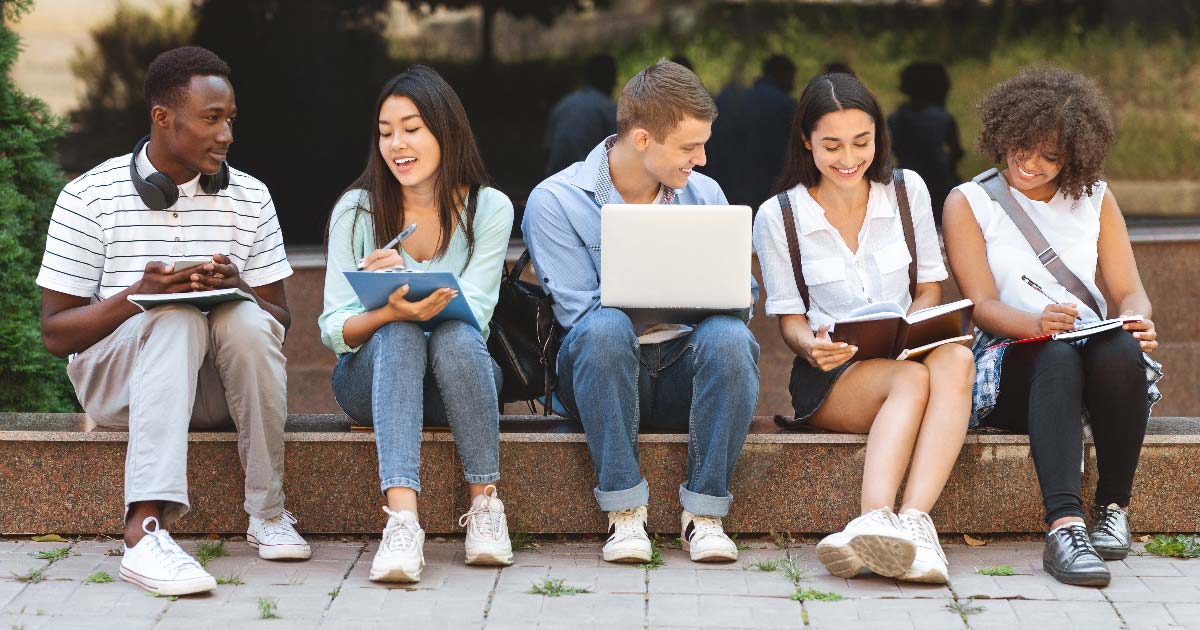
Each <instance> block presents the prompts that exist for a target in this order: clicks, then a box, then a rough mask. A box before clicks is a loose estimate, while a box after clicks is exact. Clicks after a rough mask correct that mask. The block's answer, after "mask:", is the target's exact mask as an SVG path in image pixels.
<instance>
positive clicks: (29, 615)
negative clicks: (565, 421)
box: [0, 538, 1200, 630]
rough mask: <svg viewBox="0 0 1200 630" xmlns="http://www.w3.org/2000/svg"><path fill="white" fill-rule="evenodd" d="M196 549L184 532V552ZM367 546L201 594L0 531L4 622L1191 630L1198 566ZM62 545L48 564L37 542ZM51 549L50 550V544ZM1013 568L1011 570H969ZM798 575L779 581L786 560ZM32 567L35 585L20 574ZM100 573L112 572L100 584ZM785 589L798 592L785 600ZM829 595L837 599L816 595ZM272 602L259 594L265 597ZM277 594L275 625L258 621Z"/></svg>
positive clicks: (322, 553)
mask: <svg viewBox="0 0 1200 630" xmlns="http://www.w3.org/2000/svg"><path fill="white" fill-rule="evenodd" d="M201 543H206V544H213V543H215V541H201V540H186V541H182V544H183V546H184V548H185V549H187V550H188V551H189V552H193V553H194V552H196V550H197V549H198V547H199V545H200V544H201ZM377 545H378V542H377V541H371V540H330V539H327V540H317V541H314V543H313V546H314V551H313V559H312V560H309V561H307V562H287V563H284V562H268V561H264V560H260V559H259V558H258V556H257V554H256V553H255V551H254V550H253V549H251V548H250V547H249V546H247V545H246V543H245V542H243V541H240V540H229V541H226V542H225V543H224V550H225V551H226V552H227V555H225V556H222V557H217V558H215V559H213V560H211V561H210V562H209V564H208V569H209V571H210V572H211V573H212V574H213V575H215V576H218V578H219V579H220V580H221V581H223V582H224V583H223V584H221V585H220V586H218V587H217V590H216V591H215V592H214V593H212V594H208V595H202V596H193V597H182V598H178V599H171V598H162V597H154V596H152V595H149V594H147V593H145V592H143V591H142V590H140V589H138V588H136V587H134V586H133V585H131V584H128V583H126V582H123V581H121V580H120V579H119V578H118V568H119V566H120V557H118V556H117V554H119V550H120V544H119V543H117V542H116V541H112V540H99V541H97V540H80V541H72V542H69V543H35V542H30V541H28V540H27V539H11V538H10V539H0V630H17V629H21V630H37V629H41V628H50V629H59V628H63V629H76V628H78V629H93V628H94V629H97V630H101V629H104V630H107V629H109V628H121V629H131V630H134V629H142V628H145V629H154V630H173V629H179V630H184V629H189V630H190V629H193V628H203V630H220V629H224V628H238V629H241V628H246V629H258V630H270V629H271V628H277V629H284V628H286V629H289V630H291V629H293V628H296V629H317V628H321V629H335V628H336V629H342V628H346V629H350V628H353V629H356V630H357V629H359V628H368V629H369V628H406V629H407V628H472V629H476V628H478V629H480V630H505V629H516V628H522V629H523V628H563V629H568V628H569V629H571V630H577V629H581V628H604V629H605V630H615V629H624V628H633V629H637V628H831V629H832V628H836V629H839V630H840V629H848V628H888V629H889V630H890V629H902V628H939V629H940V628H955V629H958V628H1006V629H1008V628H1053V629H1054V630H1067V629H1069V628H1086V629H1087V630H1103V629H1106V628H1137V629H1143V628H1145V629H1153V628H1164V629H1165V628H1194V629H1196V630H1200V560H1191V561H1188V560H1174V559H1166V558H1159V557H1154V556H1149V555H1134V556H1131V557H1130V558H1128V559H1127V560H1125V561H1123V562H1113V563H1110V564H1109V566H1110V567H1111V569H1112V571H1113V581H1112V584H1111V585H1110V586H1109V587H1108V588H1105V589H1095V588H1081V587H1071V586H1065V585H1062V584H1059V583H1058V582H1056V581H1054V580H1053V579H1052V578H1050V577H1049V576H1047V575H1046V574H1045V572H1043V571H1042V569H1041V551H1042V545H1041V543H1039V542H1006V541H1003V540H996V541H992V542H991V543H989V544H988V545H987V546H984V547H968V546H965V545H962V544H953V543H947V544H945V550H946V555H947V556H948V557H949V559H950V568H951V583H950V585H948V586H931V585H920V584H910V583H904V582H897V581H895V580H890V579H884V578H879V577H875V576H871V575H869V574H866V573H864V574H863V575H861V576H859V577H857V578H854V579H850V580H845V579H840V578H835V577H833V576H831V575H829V574H828V573H826V572H825V571H824V569H823V568H822V567H821V566H820V564H819V563H818V562H817V561H816V557H815V552H814V547H813V545H811V544H794V545H791V546H789V547H788V548H786V549H782V548H779V547H778V546H776V545H775V544H772V543H770V542H765V541H761V542H750V543H747V544H746V545H745V547H746V548H745V549H744V550H743V551H742V557H741V559H740V560H739V561H738V562H737V563H734V564H705V565H699V564H694V563H692V562H691V561H690V560H689V559H688V558H687V555H686V554H685V553H684V552H683V551H680V550H678V549H673V548H669V547H665V546H664V548H663V549H662V559H663V563H662V566H660V567H658V568H653V569H649V568H643V567H636V566H627V565H626V566H619V565H611V564H607V563H605V562H603V561H601V560H600V558H599V547H600V544H599V543H598V542H596V541H571V542H550V541H542V542H539V543H538V545H537V547H536V548H534V549H531V550H529V551H523V552H519V553H517V554H516V562H515V563H514V564H513V566H511V567H507V568H504V569H495V568H490V569H489V568H475V567H467V566H465V565H464V564H463V562H462V559H463V552H462V541H461V540H453V539H450V540H446V539H441V538H439V539H434V540H431V541H428V542H427V543H426V546H425V561H426V568H425V573H424V575H423V578H422V581H421V582H420V583H419V584H416V585H412V586H409V587H400V586H392V587H388V586H384V585H380V584H375V583H372V582H370V581H369V580H368V579H367V574H368V570H369V568H370V563H371V558H372V556H373V554H374V553H375V549H376V547H377ZM64 547H66V548H69V551H68V553H69V555H67V556H66V557H64V558H62V559H60V560H57V561H50V560H46V559H40V558H38V557H35V556H36V554H38V553H39V552H43V553H44V552H51V551H53V550H55V549H60V548H64ZM59 553H61V552H59ZM995 565H1010V566H1011V567H1012V568H1013V573H1014V575H1011V576H996V577H992V576H987V575H981V574H979V573H978V570H979V569H981V568H985V567H990V566H995ZM789 568H792V569H794V571H793V572H792V573H791V577H789V572H788V571H787V569H789ZM31 572H32V573H33V574H34V575H35V576H40V581H36V582H31V581H28V580H24V581H23V580H22V579H20V577H21V576H26V577H28V576H29V575H30V574H31ZM99 572H104V573H107V574H108V575H109V576H111V577H113V578H117V579H116V581H113V582H107V583H96V582H93V581H89V576H94V575H95V574H97V573H99ZM551 579H561V580H563V582H564V583H565V585H567V586H573V587H577V588H581V589H586V590H585V592H583V593H581V594H577V595H564V596H560V597H550V596H546V595H538V594H533V593H531V592H530V589H531V588H532V586H533V585H534V584H542V583H543V582H544V581H545V580H551ZM797 591H800V592H801V593H802V597H800V598H798V599H793V595H794V594H797ZM830 593H835V594H836V595H837V596H840V597H841V598H843V599H841V600H840V601H825V600H828V599H833V597H831V596H829V595H828V594H830ZM264 598H269V599H264ZM264 602H265V603H268V604H273V608H272V610H273V612H274V614H275V615H277V617H278V618H277V619H263V618H262V617H263V614H262V610H263V608H262V607H263V605H264Z"/></svg>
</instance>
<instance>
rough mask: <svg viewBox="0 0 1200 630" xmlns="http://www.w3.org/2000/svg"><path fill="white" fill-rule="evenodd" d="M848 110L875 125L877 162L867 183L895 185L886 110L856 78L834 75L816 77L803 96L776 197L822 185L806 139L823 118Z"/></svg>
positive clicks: (793, 120) (798, 106) (871, 168)
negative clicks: (855, 112)
mask: <svg viewBox="0 0 1200 630" xmlns="http://www.w3.org/2000/svg"><path fill="white" fill-rule="evenodd" d="M847 109H857V110H861V111H863V112H865V113H866V114H867V115H868V116H870V117H871V120H873V121H875V158H874V159H873V160H872V161H871V166H870V167H868V168H867V175H866V176H867V180H868V181H872V182H876V183H879V184H887V183H890V182H891V181H892V165H891V155H892V138H891V135H890V134H889V133H888V126H887V121H886V120H884V118H883V108H881V107H880V106H879V101H878V100H876V99H875V95H874V94H871V91H870V90H868V89H867V86H865V85H863V84H862V81H859V80H858V78H857V77H855V76H854V75H852V74H846V73H844V72H834V73H830V74H822V75H819V76H817V77H814V78H813V80H812V81H809V82H808V85H807V86H805V88H804V93H803V94H801V95H800V103H799V104H798V105H796V115H795V116H794V117H793V118H792V129H791V131H790V132H789V133H788V136H789V138H788V150H787V159H786V160H785V161H784V164H783V172H782V173H781V174H780V175H779V179H778V181H776V183H775V193H776V194H777V193H781V192H783V191H785V190H791V189H792V188H793V187H795V186H796V185H797V184H802V185H804V186H805V187H811V186H816V185H817V183H818V182H820V181H821V172H820V171H818V170H817V164H816V162H814V161H813V154H812V151H811V150H809V149H808V147H805V146H804V139H805V138H809V139H810V141H811V138H812V132H813V127H816V126H817V121H818V120H821V117H822V116H824V115H825V114H829V113H832V112H840V111H845V110H847Z"/></svg>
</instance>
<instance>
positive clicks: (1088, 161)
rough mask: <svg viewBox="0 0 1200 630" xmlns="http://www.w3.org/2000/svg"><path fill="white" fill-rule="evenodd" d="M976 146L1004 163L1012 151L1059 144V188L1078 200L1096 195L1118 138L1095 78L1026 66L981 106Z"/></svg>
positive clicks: (1055, 69)
mask: <svg viewBox="0 0 1200 630" xmlns="http://www.w3.org/2000/svg"><path fill="white" fill-rule="evenodd" d="M979 116H980V118H981V119H982V122H983V129H982V131H980V133H979V142H978V143H977V145H976V146H977V147H978V148H979V151H980V152H981V153H983V154H984V155H987V156H991V158H992V159H994V160H995V161H996V162H999V163H1004V162H1006V161H1007V157H1008V155H1009V154H1010V153H1012V152H1014V151H1021V150H1029V149H1036V148H1038V147H1041V146H1043V145H1045V144H1046V143H1055V144H1056V145H1057V148H1058V153H1059V156H1060V157H1059V164H1061V165H1062V168H1061V170H1060V171H1059V173H1058V187H1059V190H1062V191H1063V192H1064V193H1066V194H1068V195H1070V196H1071V197H1073V198H1075V199H1079V198H1080V197H1082V196H1083V195H1084V194H1085V193H1086V194H1088V195H1091V194H1092V189H1093V187H1094V186H1095V185H1096V184H1097V183H1098V182H1099V181H1100V179H1101V177H1102V176H1103V174H1104V159H1105V158H1106V157H1108V153H1109V151H1110V150H1111V149H1112V146H1113V142H1114V140H1115V139H1116V130H1115V125H1114V123H1113V116H1112V108H1111V106H1110V105H1109V101H1108V98H1107V97H1105V96H1104V93H1103V92H1101V91H1100V88H1099V87H1098V86H1097V85H1096V83H1095V81H1093V80H1092V79H1090V78H1088V77H1086V76H1084V75H1082V74H1078V73H1076V72H1071V71H1069V70H1064V69H1063V68H1059V67H1056V66H1052V65H1047V64H1039V65H1035V66H1029V67H1026V68H1023V69H1022V70H1021V71H1020V72H1018V73H1017V76H1015V77H1013V78H1011V79H1009V80H1007V81H1004V82H1003V83H1001V84H1000V85H997V86H996V87H995V88H993V89H992V91H991V93H989V94H988V95H987V97H986V98H984V99H983V101H981V102H980V103H979Z"/></svg>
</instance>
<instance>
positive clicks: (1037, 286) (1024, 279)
mask: <svg viewBox="0 0 1200 630" xmlns="http://www.w3.org/2000/svg"><path fill="white" fill-rule="evenodd" d="M1021 281H1022V282H1024V283H1025V284H1027V285H1029V287H1030V288H1031V289H1033V290H1034V291H1037V292H1038V293H1041V294H1042V295H1043V296H1045V298H1046V299H1047V300H1050V302H1051V303H1053V304H1062V302H1059V301H1058V300H1056V299H1054V298H1052V297H1050V294H1049V293H1046V290H1045V289H1043V288H1042V285H1040V284H1038V283H1036V282H1034V281H1033V280H1032V279H1030V278H1029V276H1026V275H1022V276H1021ZM1075 320H1076V321H1079V317H1078V316H1076V317H1075Z"/></svg>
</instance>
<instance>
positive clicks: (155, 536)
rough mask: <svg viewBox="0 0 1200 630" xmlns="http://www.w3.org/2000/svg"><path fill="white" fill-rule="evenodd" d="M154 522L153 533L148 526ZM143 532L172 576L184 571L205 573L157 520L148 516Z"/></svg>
mask: <svg viewBox="0 0 1200 630" xmlns="http://www.w3.org/2000/svg"><path fill="white" fill-rule="evenodd" d="M151 521H153V523H154V531H151V530H150V528H149V526H148V524H149V523H150V522H151ZM142 531H143V532H145V533H146V538H149V539H150V543H151V545H150V550H151V552H152V553H153V554H154V557H155V558H157V559H158V561H159V562H160V563H161V564H162V566H163V568H164V569H166V570H167V571H168V572H169V573H170V574H171V575H173V576H174V575H179V573H180V572H181V571H183V570H184V569H189V568H195V569H200V570H201V571H203V570H204V569H203V567H201V566H200V563H199V562H196V560H195V558H192V557H191V556H189V555H188V554H187V552H186V551H184V550H183V548H182V547H180V546H179V543H177V542H175V539H174V538H171V534H170V533H168V532H167V530H165V529H163V528H162V527H161V526H160V525H159V522H158V519H157V518H154V517H153V516H147V517H146V518H145V520H143V521H142Z"/></svg>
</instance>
